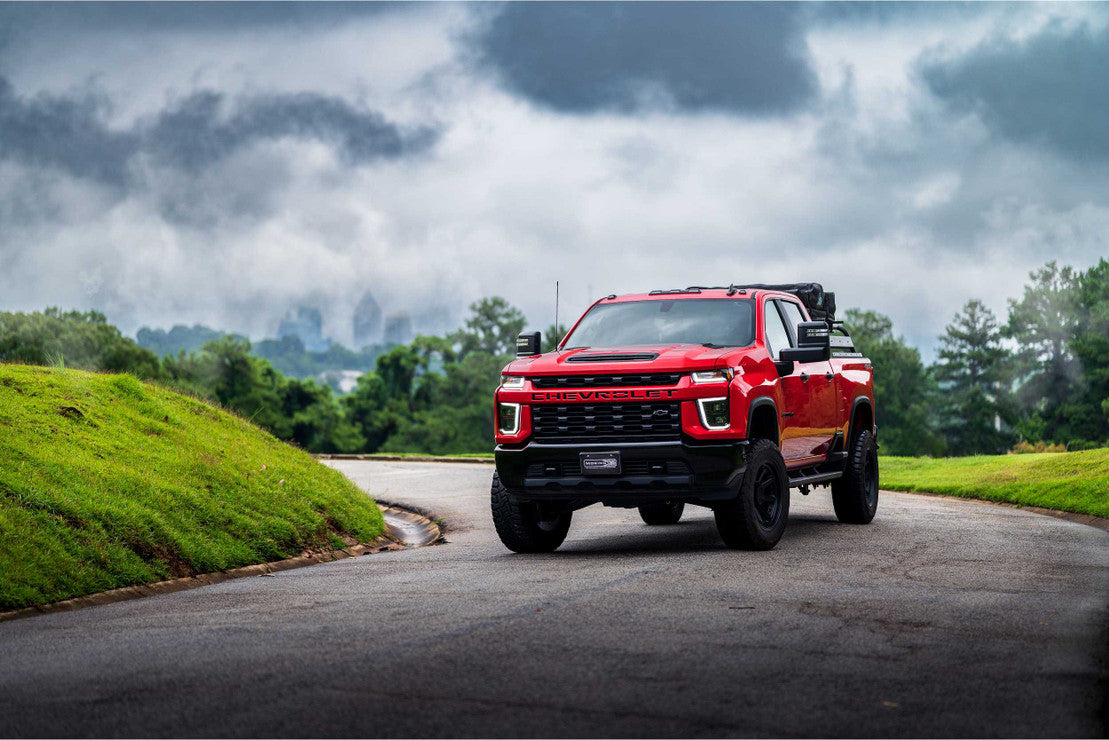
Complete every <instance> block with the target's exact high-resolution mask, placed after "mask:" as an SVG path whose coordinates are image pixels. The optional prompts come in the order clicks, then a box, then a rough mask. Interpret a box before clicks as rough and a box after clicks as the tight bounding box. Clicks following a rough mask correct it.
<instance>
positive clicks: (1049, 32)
mask: <svg viewBox="0 0 1109 740" xmlns="http://www.w3.org/2000/svg"><path fill="white" fill-rule="evenodd" d="M1107 71H1109V28H1104V29H1102V30H1100V31H1094V30H1091V29H1090V28H1089V26H1088V25H1085V24H1084V25H1082V26H1080V27H1079V28H1077V29H1076V30H1073V31H1070V32H1067V31H1064V30H1063V29H1062V28H1061V27H1060V26H1059V25H1058V24H1051V25H1049V26H1048V27H1047V28H1046V29H1045V30H1043V31H1041V32H1040V33H1037V34H1036V35H1034V36H1032V37H1030V38H1028V39H1026V40H1023V41H1016V40H1012V39H995V40H992V41H989V42H987V43H984V44H982V45H980V46H978V47H976V48H975V49H973V50H972V51H970V52H969V53H967V54H966V55H964V56H962V57H958V58H956V59H952V60H946V61H930V62H925V63H924V64H923V65H922V69H921V72H922V75H923V77H924V80H925V81H926V82H927V84H928V86H929V88H930V89H931V91H932V92H933V93H934V94H935V95H937V96H938V97H940V98H942V99H944V100H946V101H948V103H949V104H950V105H951V106H952V107H953V108H954V109H955V110H957V111H960V112H974V113H977V114H978V115H979V116H980V117H981V118H982V120H983V121H984V122H985V123H986V125H988V126H989V127H990V128H991V129H992V130H993V131H995V132H998V133H1000V134H1002V135H1003V136H1005V137H1008V138H1009V139H1012V140H1015V141H1020V142H1027V143H1033V144H1039V145H1046V146H1049V147H1052V148H1054V149H1056V150H1058V151H1060V152H1063V153H1065V154H1067V155H1069V156H1071V157H1074V158H1076V159H1083V158H1087V157H1098V158H1106V157H1109V126H1106V120H1105V119H1106V111H1109V84H1107V82H1106V72H1107Z"/></svg>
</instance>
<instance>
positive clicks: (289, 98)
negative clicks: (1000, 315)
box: [0, 3, 1109, 356]
mask: <svg viewBox="0 0 1109 740" xmlns="http://www.w3.org/2000/svg"><path fill="white" fill-rule="evenodd" d="M1107 76H1109V6H1106V5H1085V4H1082V5H1056V4H1050V5H1031V4H1019V5H1008V4H989V5H957V4H941V5H931V4H927V5H916V4H898V5H895V6H894V5H870V4H866V5H850V4H836V5H816V4H790V5H762V4H739V5H736V4H728V5H723V4H712V5H698V4H676V5H675V4H664V3H657V4H654V3H653V4H646V5H634V6H632V5H624V4H597V5H580V4H540V5H524V4H511V5H499V4H467V5H455V4H433V5H390V4H376V5H314V4H313V5H299V4H284V5H280V6H276V5H264V4H245V5H230V6H227V5H214V4H199V5H191V4H172V5H161V6H148V5H140V4H120V5H96V4H76V5H22V4H20V5H0V309H7V310H13V309H14V310H31V309H40V308H43V307H45V306H49V305H60V306H63V307H75V308H97V309H100V310H102V311H104V312H106V313H107V314H108V316H109V318H110V319H112V320H113V321H115V322H116V323H118V324H119V325H120V326H121V327H122V328H124V330H126V331H129V332H133V331H134V330H136V329H137V328H138V327H140V326H142V325H152V326H162V327H168V326H170V325H172V324H175V323H193V322H200V323H205V324H208V325H211V326H216V327H220V328H224V329H229V330H237V331H241V332H244V333H248V334H250V335H252V336H254V337H256V338H258V337H262V336H266V335H269V334H272V333H273V332H274V330H275V328H276V326H277V322H278V321H279V320H280V318H281V316H282V315H283V314H284V313H285V311H287V310H288V309H289V308H290V306H293V305H296V304H312V305H317V306H319V307H320V308H321V309H322V310H323V313H324V317H325V329H326V330H327V332H328V333H330V334H331V335H332V336H334V337H336V338H337V339H340V340H347V341H349V339H350V332H351V329H350V316H351V311H352V309H353V307H354V305H355V304H356V303H357V301H358V299H359V298H360V297H361V294H362V292H363V291H365V290H367V289H369V290H372V291H373V293H374V294H375V295H376V296H377V298H378V301H379V303H381V304H382V306H383V308H384V309H385V310H386V311H387V312H388V311H398V310H407V311H409V312H411V313H412V314H413V316H415V318H416V321H417V326H418V328H422V329H424V330H427V331H434V330H439V329H444V328H448V327H451V326H453V325H455V323H456V322H457V321H459V320H460V319H461V317H462V316H463V315H464V312H465V306H466V304H467V303H468V302H469V301H471V300H473V299H475V298H478V297H480V296H483V295H491V294H500V295H503V296H505V297H506V298H507V299H508V300H509V301H510V302H512V303H514V304H516V305H518V306H520V307H521V308H522V309H523V310H524V311H525V313H526V314H527V315H528V317H529V319H530V320H531V323H532V324H533V325H534V328H544V327H546V326H547V325H548V324H549V323H550V322H551V319H552V318H553V303H554V300H553V299H554V281H555V280H556V279H557V280H560V281H561V284H562V296H563V303H562V306H563V309H562V310H563V316H567V315H569V314H576V313H577V312H579V311H580V310H581V309H582V308H584V306H585V305H586V301H587V299H589V298H592V297H596V296H598V295H603V294H606V293H609V292H626V291H634V290H641V289H650V288H657V287H673V286H684V285H688V284H698V283H699V284H704V283H712V284H716V283H725V284H726V283H729V282H733V281H734V282H768V281H797V280H804V281H808V280H816V281H820V282H823V283H824V284H825V286H826V287H827V288H829V289H833V290H835V291H836V292H837V295H838V297H839V303H840V305H841V306H865V307H868V308H874V309H877V310H879V311H882V312H884V313H887V314H889V315H890V316H892V317H893V319H894V321H895V324H896V326H897V329H898V330H899V331H900V332H901V333H903V334H905V335H906V336H907V337H908V338H909V339H910V340H911V341H913V342H914V343H917V344H918V345H920V346H922V347H923V348H924V349H925V353H926V356H930V355H931V349H930V348H931V347H932V346H933V344H934V342H935V336H936V335H937V334H938V333H940V332H941V331H942V328H943V326H944V324H945V323H946V322H947V321H948V320H949V319H950V318H951V315H952V314H953V313H954V311H955V310H956V308H957V307H958V306H959V305H961V304H962V303H963V302H964V301H966V300H967V299H969V298H972V297H979V298H982V299H983V300H985V301H986V302H987V303H988V304H989V305H990V306H991V307H993V308H994V309H995V310H998V311H999V312H1000V311H1004V309H1005V304H1006V299H1007V298H1010V297H1015V296H1016V295H1018V294H1019V292H1020V289H1021V286H1022V284H1023V283H1024V281H1025V278H1026V275H1027V273H1028V271H1029V270H1031V269H1033V268H1035V267H1037V266H1039V265H1041V264H1043V263H1044V262H1046V261H1047V260H1050V259H1056V260H1059V261H1061V262H1063V263H1067V264H1072V265H1075V266H1076V267H1086V266H1088V265H1090V264H1091V263H1093V262H1095V261H1096V260H1097V259H1098V258H1100V257H1102V256H1106V255H1109V245H1107V242H1109V120H1107V119H1109V84H1106V78H1107Z"/></svg>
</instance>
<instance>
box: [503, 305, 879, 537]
mask: <svg viewBox="0 0 1109 740" xmlns="http://www.w3.org/2000/svg"><path fill="white" fill-rule="evenodd" d="M540 346H541V345H540V336H539V333H538V332H532V333H528V334H521V335H520V337H519V339H518V342H517V358H516V359H515V360H514V361H513V362H511V363H509V364H508V365H507V366H506V367H505V368H504V370H503V371H502V374H501V384H500V387H499V388H497V390H496V392H495V395H494V414H495V417H494V418H495V421H494V427H495V430H496V443H497V444H496V452H495V457H496V472H494V474H493V487H492V493H491V505H492V510H493V522H494V524H495V526H496V529H497V534H498V535H499V536H500V538H501V541H502V542H503V543H504V544H505V546H506V547H508V548H509V549H510V550H514V551H516V552H549V551H552V550H554V549H556V548H558V546H559V545H561V544H562V542H563V541H564V540H565V538H566V534H567V531H568V530H569V528H570V520H571V516H572V514H573V512H574V511H575V510H577V509H580V508H582V507H585V506H589V505H591V504H596V503H600V504H603V505H605V506H619V507H629V508H630V507H637V508H638V509H639V513H640V515H641V516H642V518H643V520H644V521H645V522H646V523H647V524H651V525H663V524H674V523H676V522H677V521H678V520H679V519H680V518H681V515H682V512H683V509H684V507H685V506H686V505H687V504H692V505H698V506H706V507H708V508H710V509H712V511H713V512H714V514H715V518H716V526H717V530H718V531H719V533H720V537H721V539H723V541H724V543H725V544H726V545H728V546H730V547H735V548H743V549H753V550H768V549H770V548H772V547H774V546H775V545H776V544H777V543H778V541H779V539H781V537H782V533H783V531H784V530H785V525H786V520H787V518H788V516H789V498H790V489H791V488H797V489H799V490H800V491H801V492H802V493H803V494H807V493H808V492H809V489H810V487H811V486H813V485H827V484H830V485H831V488H832V502H833V505H834V508H835V513H836V516H837V517H838V519H839V520H840V521H841V522H846V523H852V524H867V523H869V522H870V521H871V520H872V519H873V518H874V514H875V512H876V511H877V508H878V455H877V450H878V445H877V441H876V438H877V431H878V430H877V427H876V426H875V422H874V418H875V417H874V385H873V368H872V366H871V363H870V361H869V360H867V359H866V358H865V357H863V356H862V355H861V354H860V353H859V352H856V351H855V348H854V346H853V344H852V340H851V338H850V335H849V334H848V332H847V330H846V329H845V328H844V327H843V326H842V324H841V323H840V322H837V321H836V320H835V294H834V293H831V292H825V291H824V290H823V288H822V286H820V285H819V284H817V283H798V284H789V285H729V286H726V287H691V288H684V289H677V290H655V291H651V292H650V293H646V294H637V295H623V296H616V295H610V296H607V297H605V298H602V299H600V300H598V301H597V302H596V303H594V304H593V305H592V306H590V307H589V309H588V310H587V311H586V312H585V313H584V314H583V315H582V317H581V318H580V319H578V321H577V323H576V324H574V326H573V327H572V328H571V329H570V331H569V332H568V333H567V334H566V336H565V337H563V339H562V341H561V342H559V344H558V346H557V348H556V349H555V350H554V351H552V352H546V353H540Z"/></svg>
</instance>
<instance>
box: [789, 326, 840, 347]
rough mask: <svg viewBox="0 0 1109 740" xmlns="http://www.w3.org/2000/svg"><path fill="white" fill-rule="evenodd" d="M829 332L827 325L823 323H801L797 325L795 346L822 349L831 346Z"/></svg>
mask: <svg viewBox="0 0 1109 740" xmlns="http://www.w3.org/2000/svg"><path fill="white" fill-rule="evenodd" d="M831 341H832V340H831V331H829V329H828V324H827V323H825V322H823V321H802V322H801V323H800V324H798V325H797V346H798V347H799V348H800V347H823V348H825V349H827V348H828V347H830V346H831Z"/></svg>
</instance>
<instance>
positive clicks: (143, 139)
mask: <svg viewBox="0 0 1109 740" xmlns="http://www.w3.org/2000/svg"><path fill="white" fill-rule="evenodd" d="M109 105H110V103H109V101H106V100H104V99H103V98H102V97H98V96H96V95H95V94H93V93H92V92H89V93H86V94H83V95H80V96H57V95H48V94H39V95H36V96H33V97H29V98H24V97H21V96H19V95H17V94H16V92H15V90H14V89H13V87H12V85H11V83H10V82H8V81H7V80H6V79H4V78H0V131H2V132H3V136H2V137H0V158H9V159H13V160H16V161H18V162H21V163H23V164H28V165H37V166H44V167H51V168H58V169H62V170H66V171H68V172H70V173H72V174H73V175H76V176H78V177H88V178H92V179H95V180H99V181H101V182H103V183H105V184H109V185H114V186H119V187H123V186H126V185H127V184H128V183H130V182H131V181H132V179H133V172H132V168H131V164H132V162H133V160H134V159H135V157H136V156H139V155H146V156H148V157H149V158H150V159H151V160H152V161H153V162H154V163H155V164H157V165H162V166H170V167H176V168H180V169H183V170H188V171H196V170H199V169H201V168H203V167H205V166H207V165H211V164H213V163H215V162H218V161H220V160H222V159H225V158H227V157H229V156H230V155H232V154H233V153H234V152H236V151H237V150H239V149H242V148H244V147H247V146H250V145H251V144H254V143H257V142H260V141H267V140H275V139H281V138H286V137H289V138H294V139H308V140H315V141H320V142H324V143H326V144H329V145H331V146H333V147H335V149H336V150H337V151H338V152H339V154H340V156H341V157H342V158H343V159H344V160H345V161H346V162H348V163H350V164H353V165H361V164H366V163H369V162H372V161H374V160H376V159H391V158H397V157H400V156H404V155H407V154H412V153H416V152H420V151H423V150H426V149H427V148H428V147H429V146H431V144H433V143H434V141H435V136H436V132H435V130H434V129H432V128H429V127H424V128H419V129H417V130H415V131H409V132H405V131H402V130H401V129H400V128H398V127H397V126H396V125H395V124H393V123H390V122H389V121H387V120H386V119H385V118H384V117H383V116H382V115H380V114H379V113H376V112H374V111H372V110H367V109H361V108H357V107H355V106H353V105H351V104H350V103H348V102H346V101H344V100H340V99H338V98H334V97H329V96H325V95H320V94H317V93H310V92H302V93H295V94H276V95H255V96H250V97H245V96H244V97H237V98H235V99H229V97H228V96H227V95H224V94H222V93H218V92H215V91H212V90H201V91H197V92H195V93H192V94H190V95H189V96H187V97H186V98H184V99H183V100H181V101H179V102H177V103H175V104H172V105H170V106H169V107H168V108H166V109H165V110H164V111H162V112H160V113H159V114H157V115H156V116H154V117H152V118H149V119H144V120H140V121H137V122H136V123H135V124H134V125H133V126H131V127H130V128H128V129H125V130H115V129H113V128H111V127H110V126H108V125H107V123H105V121H104V120H103V115H102V113H103V111H104V109H105V108H108V107H109Z"/></svg>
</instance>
